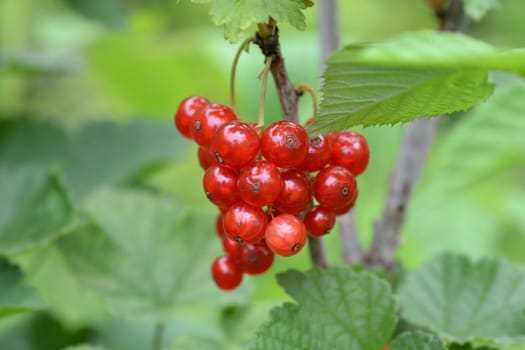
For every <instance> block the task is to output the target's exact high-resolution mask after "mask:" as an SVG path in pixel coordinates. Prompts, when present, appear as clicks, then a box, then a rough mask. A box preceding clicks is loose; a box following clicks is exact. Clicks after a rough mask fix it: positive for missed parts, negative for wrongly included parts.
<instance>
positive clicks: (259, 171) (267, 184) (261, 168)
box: [238, 160, 282, 207]
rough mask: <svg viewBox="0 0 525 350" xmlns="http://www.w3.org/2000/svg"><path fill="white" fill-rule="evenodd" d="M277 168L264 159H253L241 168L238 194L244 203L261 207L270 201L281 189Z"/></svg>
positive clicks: (279, 174)
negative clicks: (253, 160)
mask: <svg viewBox="0 0 525 350" xmlns="http://www.w3.org/2000/svg"><path fill="white" fill-rule="evenodd" d="M281 186H282V181H281V173H280V172H279V169H277V167H276V166H275V165H273V164H272V163H270V162H269V161H266V160H259V161H255V162H253V163H252V164H250V165H248V166H246V167H244V168H243V169H241V172H240V174H239V180H238V187H239V195H240V196H241V199H242V200H243V201H245V202H246V203H249V204H251V205H254V206H256V207H262V206H265V205H268V204H270V203H272V202H273V201H274V200H275V199H276V198H277V196H278V195H279V192H280V191H281Z"/></svg>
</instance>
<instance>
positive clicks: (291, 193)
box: [273, 170, 312, 215]
mask: <svg viewBox="0 0 525 350" xmlns="http://www.w3.org/2000/svg"><path fill="white" fill-rule="evenodd" d="M281 179H282V182H283V185H282V187H281V192H280V193H279V197H277V199H276V200H275V201H274V202H273V205H274V206H275V208H277V210H279V211H280V212H281V213H288V214H292V215H296V214H299V213H300V212H302V211H303V210H305V209H306V207H307V206H308V205H309V204H310V201H311V200H312V190H311V186H310V181H309V180H308V178H307V177H306V176H305V175H304V174H303V173H301V172H299V171H296V170H288V171H285V172H283V173H281Z"/></svg>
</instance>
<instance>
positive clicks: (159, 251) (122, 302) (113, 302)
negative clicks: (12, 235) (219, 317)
mask: <svg viewBox="0 0 525 350" xmlns="http://www.w3.org/2000/svg"><path fill="white" fill-rule="evenodd" d="M85 211H86V213H87V215H88V216H89V217H90V218H91V219H92V220H93V224H92V225H88V226H86V227H83V228H81V229H78V230H77V231H76V232H74V233H72V234H71V235H69V236H66V237H64V238H63V239H62V240H61V241H60V242H59V246H60V249H61V251H62V253H63V254H64V256H65V257H66V260H67V262H68V263H69V265H70V267H71V268H72V269H73V271H74V273H75V274H76V275H77V276H78V277H79V279H80V280H81V282H82V283H83V285H84V286H85V287H86V288H89V289H90V290H92V291H93V292H95V293H97V294H98V295H99V296H101V297H102V298H103V299H104V300H105V301H106V304H107V305H108V307H109V308H110V309H111V310H113V311H114V312H115V313H116V314H118V315H123V316H126V317H132V318H144V319H154V320H165V319H167V318H169V317H170V315H171V314H172V313H173V312H174V311H175V310H176V309H177V306H178V305H188V304H198V303H203V302H204V303H206V302H209V303H211V304H217V303H219V304H221V303H225V302H233V301H234V300H238V299H239V294H236V293H229V294H227V295H225V296H224V298H217V291H216V288H215V287H214V286H213V282H212V281H211V279H210V278H209V259H210V257H213V256H215V254H216V253H215V249H216V246H215V245H214V243H216V242H215V241H214V240H211V239H209V238H210V236H212V237H213V235H214V233H213V232H211V228H212V227H213V220H212V219H210V218H202V217H199V218H198V219H197V218H195V217H193V216H191V215H189V214H188V213H187V212H185V210H184V209H183V207H182V206H181V205H179V204H176V203H174V202H172V201H169V200H167V199H162V198H158V197H155V196H152V195H149V194H147V193H143V192H125V191H116V190H100V191H97V192H95V193H94V194H93V195H91V196H89V197H88V198H87V200H86V206H85ZM117 213H118V215H117ZM204 281H205V282H204ZM197 286H198V287H197Z"/></svg>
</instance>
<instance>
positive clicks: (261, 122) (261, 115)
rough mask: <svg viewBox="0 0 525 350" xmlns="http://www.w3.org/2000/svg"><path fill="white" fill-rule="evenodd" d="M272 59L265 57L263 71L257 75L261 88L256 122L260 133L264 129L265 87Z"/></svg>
mask: <svg viewBox="0 0 525 350" xmlns="http://www.w3.org/2000/svg"><path fill="white" fill-rule="evenodd" d="M272 61H273V57H272V56H268V57H266V61H265V64H264V69H263V70H262V71H261V73H260V74H259V76H258V78H259V79H261V81H262V86H261V97H260V99H259V119H258V122H257V127H258V128H260V130H261V132H262V128H263V127H264V104H265V102H266V87H267V86H268V74H269V73H270V67H271V65H272Z"/></svg>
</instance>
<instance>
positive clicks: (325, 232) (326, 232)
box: [323, 228, 332, 235]
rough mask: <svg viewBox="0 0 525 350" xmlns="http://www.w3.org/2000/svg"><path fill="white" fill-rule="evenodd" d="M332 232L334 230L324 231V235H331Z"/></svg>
mask: <svg viewBox="0 0 525 350" xmlns="http://www.w3.org/2000/svg"><path fill="white" fill-rule="evenodd" d="M330 231H332V229H331V228H329V229H328V230H326V231H324V233H323V234H325V235H327V234H329V233H330Z"/></svg>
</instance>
